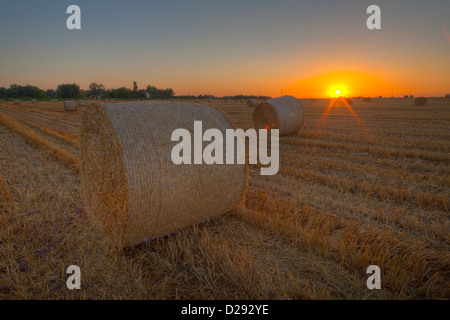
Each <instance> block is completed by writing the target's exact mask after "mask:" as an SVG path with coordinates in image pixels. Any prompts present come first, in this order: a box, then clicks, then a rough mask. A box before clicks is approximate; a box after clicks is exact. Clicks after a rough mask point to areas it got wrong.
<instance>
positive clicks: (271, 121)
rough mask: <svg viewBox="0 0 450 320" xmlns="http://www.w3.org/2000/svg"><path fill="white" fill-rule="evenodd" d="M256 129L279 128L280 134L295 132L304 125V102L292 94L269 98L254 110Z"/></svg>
mask: <svg viewBox="0 0 450 320" xmlns="http://www.w3.org/2000/svg"><path fill="white" fill-rule="evenodd" d="M252 118H253V124H254V126H255V129H256V130H259V129H279V130H280V132H279V134H280V135H284V134H289V133H295V132H297V131H298V130H300V128H301V127H302V125H303V120H304V114H303V106H302V104H301V103H300V102H299V101H298V100H297V99H295V98H294V97H292V96H283V97H279V98H274V99H269V100H267V101H266V102H263V103H261V104H260V105H258V106H257V107H256V108H255V110H253V116H252Z"/></svg>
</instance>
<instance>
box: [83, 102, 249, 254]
mask: <svg viewBox="0 0 450 320" xmlns="http://www.w3.org/2000/svg"><path fill="white" fill-rule="evenodd" d="M196 120H201V121H202V126H203V131H205V130H207V129H209V128H216V129H219V130H220V131H221V132H222V134H223V135H224V137H225V130H226V129H230V128H233V126H232V124H231V122H230V120H228V118H227V116H225V114H223V113H222V112H221V111H220V110H219V109H216V108H214V107H211V106H203V105H199V104H190V103H171V102H141V103H133V102H124V103H116V104H98V103H95V104H90V105H88V108H87V110H86V111H85V112H84V114H83V120H82V128H81V161H82V165H81V168H82V169H81V170H82V185H83V192H84V201H85V206H86V211H87V212H88V215H89V217H90V218H91V220H92V221H96V222H99V225H100V226H101V228H102V229H103V230H104V231H105V233H106V234H110V235H112V236H113V238H114V241H117V244H118V245H119V246H120V247H126V246H131V245H135V244H139V243H140V242H142V241H145V240H146V239H153V238H156V237H159V236H164V235H167V234H170V233H172V232H175V231H177V230H179V229H181V228H184V227H186V226H189V225H192V224H196V223H199V222H202V221H205V220H207V219H209V218H212V217H216V216H219V215H221V214H224V213H226V212H229V211H230V210H232V209H233V208H235V207H236V206H237V205H238V203H240V201H242V200H243V197H244V195H245V191H246V189H247V166H246V165H237V164H235V165H227V164H219V165H216V164H213V165H206V164H180V165H175V164H173V162H172V160H171V152H172V148H173V147H174V146H175V145H177V144H178V143H179V142H178V141H175V142H172V141H171V135H172V132H173V131H174V130H175V129H178V128H184V129H187V130H188V131H190V132H191V134H192V136H193V132H192V131H193V126H194V121H196ZM207 144H209V142H208V143H204V144H203V146H204V147H205V146H206V145H207ZM193 151H194V149H193V147H192V153H193ZM225 154H226V153H225V143H224V155H225Z"/></svg>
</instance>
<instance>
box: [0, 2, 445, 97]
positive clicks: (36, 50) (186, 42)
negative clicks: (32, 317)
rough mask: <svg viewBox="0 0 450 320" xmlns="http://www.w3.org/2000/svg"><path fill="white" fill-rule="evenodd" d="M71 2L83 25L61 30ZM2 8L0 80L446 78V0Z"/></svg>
mask: <svg viewBox="0 0 450 320" xmlns="http://www.w3.org/2000/svg"><path fill="white" fill-rule="evenodd" d="M71 4H76V5H78V6H80V8H81V12H82V18H81V19H82V23H81V24H82V29H81V30H77V31H70V30H68V29H67V28H66V19H67V17H68V14H66V8H67V7H68V6H69V5H71ZM370 4H377V5H379V6H380V7H381V12H382V16H381V18H382V30H376V31H370V30H368V29H367V28H366V19H367V17H368V15H367V14H366V12H365V11H366V8H367V7H368V6H369V5H370ZM0 8H1V9H0V43H1V50H0V70H1V72H0V86H9V84H11V83H19V84H33V85H37V86H39V87H41V88H54V87H56V85H57V84H59V83H66V82H77V83H79V84H80V85H81V87H83V88H87V86H88V85H89V83H90V82H99V83H103V84H104V85H105V86H106V87H107V88H108V87H109V88H111V87H118V86H127V87H131V86H132V82H133V81H134V80H136V81H137V82H138V84H139V85H140V86H142V87H143V86H146V85H147V84H152V85H156V86H158V87H173V88H174V89H175V92H176V93H179V94H187V93H192V94H201V93H210V94H217V95H226V94H238V93H249V94H250V93H255V94H268V95H274V94H276V93H277V92H279V90H280V88H285V90H293V91H295V92H301V88H294V87H295V83H299V82H302V81H307V80H308V79H309V78H313V77H317V76H320V75H326V74H328V73H333V72H353V73H361V74H369V75H371V76H374V77H377V78H378V79H380V81H381V82H385V83H389V84H390V85H391V86H395V87H396V88H398V90H399V92H401V90H408V91H409V92H411V91H414V93H417V94H420V93H422V92H420V90H423V91H424V92H423V93H424V94H425V93H428V94H430V95H433V94H436V95H437V94H439V95H440V94H443V92H444V91H445V90H446V89H445V85H447V86H450V76H449V74H450V63H449V62H448V61H449V59H448V58H449V57H450V39H448V38H447V37H446V35H445V30H450V19H449V17H450V1H437V0H435V1H427V2H425V1H376V2H373V1H357V0H354V1H323V0H316V1H299V0H296V1H294V0H291V1H285V0H278V1H269V0H240V1H235V0H228V1H215V0H210V1H205V0H190V1H188V0H184V1H169V0H166V1H138V0H131V1H112V0H110V1H103V0H96V1H84V0H78V1H77V0H75V1H70V2H69V1H50V0H49V1H30V0H20V1H3V0H2V1H1V5H0ZM381 82H380V83H381ZM305 90H306V89H305ZM309 90H311V89H309ZM386 90H388V91H389V92H390V91H391V89H390V88H389V89H387V88H386ZM307 91H308V90H306V92H305V95H308V92H307ZM447 91H450V89H447ZM355 93H356V92H355ZM311 94H313V93H312V92H311V93H310V94H309V95H311ZM315 94H316V93H315ZM381 94H383V93H381ZM300 95H301V93H300Z"/></svg>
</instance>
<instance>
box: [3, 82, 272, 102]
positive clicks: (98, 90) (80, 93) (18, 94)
mask: <svg viewBox="0 0 450 320" xmlns="http://www.w3.org/2000/svg"><path fill="white" fill-rule="evenodd" d="M174 96H175V92H174V91H173V89H172V88H167V89H159V88H157V87H155V86H152V85H148V86H147V87H146V89H141V90H139V88H138V85H137V83H136V81H134V82H133V89H128V88H126V87H120V88H117V89H108V90H107V89H106V88H105V86H104V85H103V84H99V83H96V82H92V83H91V84H90V85H89V88H88V90H82V89H81V88H80V86H79V85H78V84H76V83H65V84H60V85H58V86H57V88H56V90H53V89H49V90H46V91H44V90H41V89H39V88H38V87H35V86H30V85H26V86H20V85H17V84H12V85H11V86H10V87H9V88H4V87H0V99H56V98H59V99H80V98H87V99H147V98H150V99H159V98H172V97H174ZM183 98H186V99H190V98H199V99H214V98H216V97H214V96H213V95H209V94H201V95H198V96H194V95H186V96H183ZM224 98H227V99H270V97H266V96H255V95H234V96H226V97H224Z"/></svg>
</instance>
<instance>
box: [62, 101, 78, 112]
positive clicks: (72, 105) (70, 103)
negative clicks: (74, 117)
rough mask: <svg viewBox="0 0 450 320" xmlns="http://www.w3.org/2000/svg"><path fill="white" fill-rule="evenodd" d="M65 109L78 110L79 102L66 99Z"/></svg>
mask: <svg viewBox="0 0 450 320" xmlns="http://www.w3.org/2000/svg"><path fill="white" fill-rule="evenodd" d="M64 110H66V111H77V110H78V104H77V102H76V101H73V100H66V101H64Z"/></svg>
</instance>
